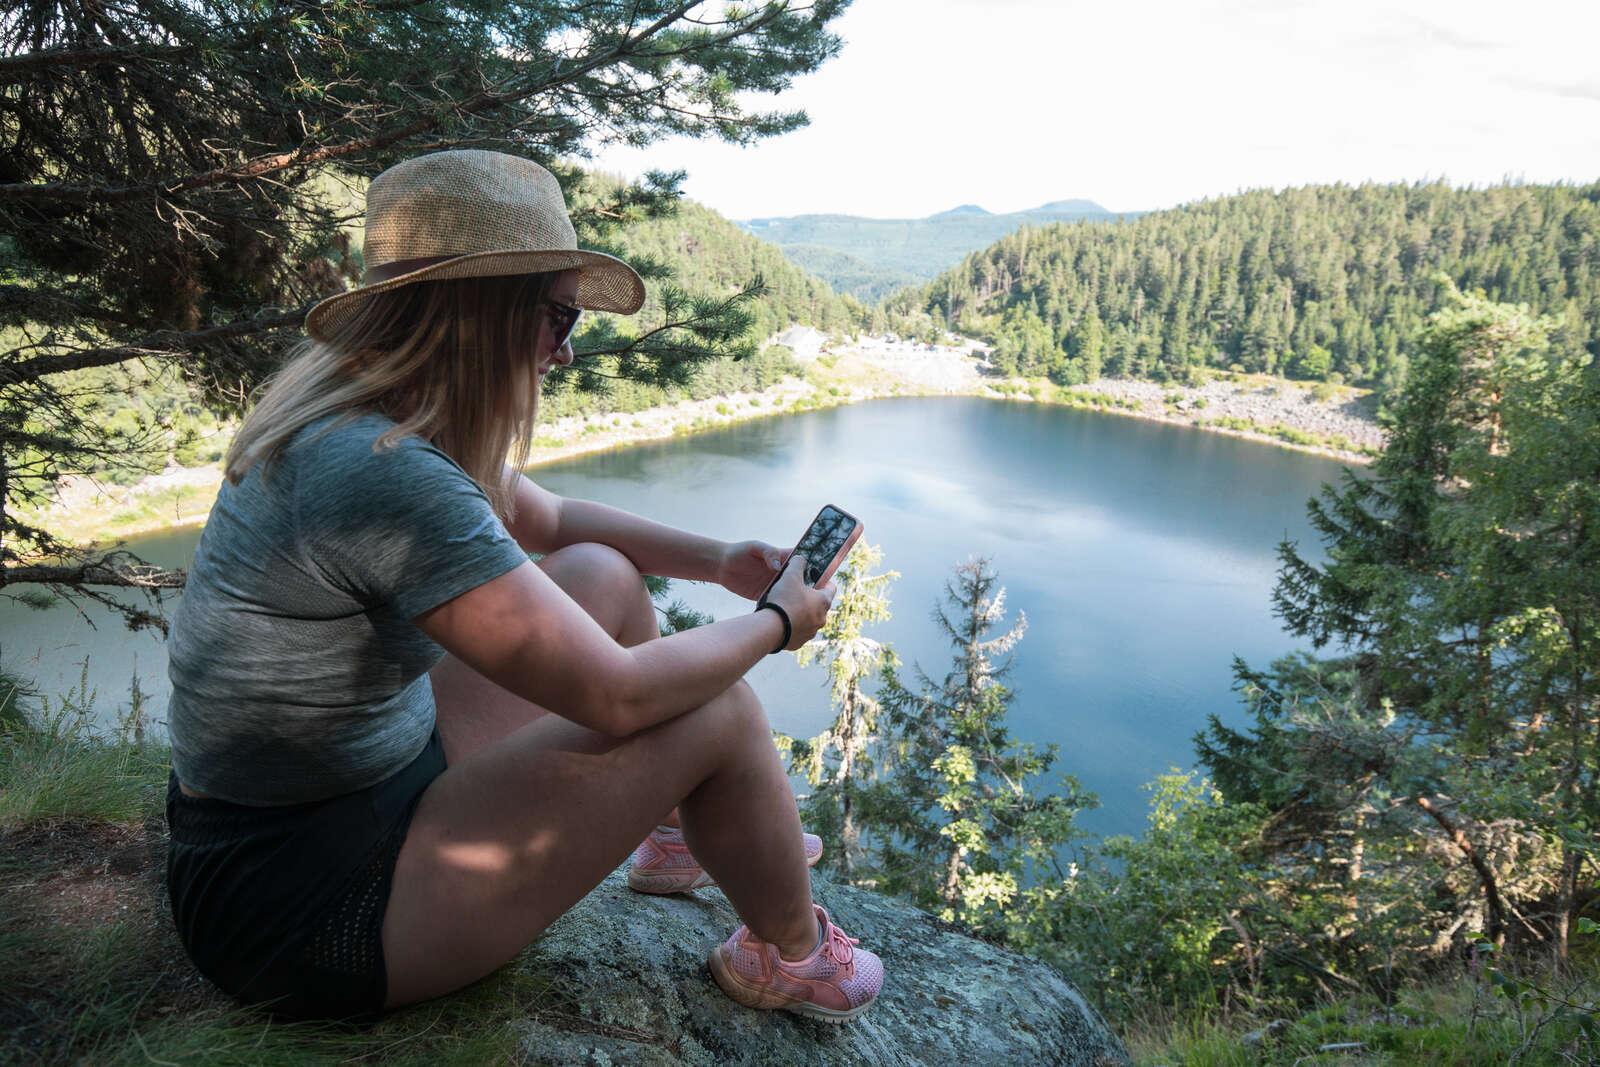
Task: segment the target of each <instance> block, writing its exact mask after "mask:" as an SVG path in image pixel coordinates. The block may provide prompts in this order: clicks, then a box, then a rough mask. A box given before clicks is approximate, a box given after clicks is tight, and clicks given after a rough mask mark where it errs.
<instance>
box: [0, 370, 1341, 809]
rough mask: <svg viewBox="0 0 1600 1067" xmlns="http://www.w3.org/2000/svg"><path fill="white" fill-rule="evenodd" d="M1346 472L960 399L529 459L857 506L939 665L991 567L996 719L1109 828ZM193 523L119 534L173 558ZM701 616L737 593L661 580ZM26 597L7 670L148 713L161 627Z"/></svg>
mask: <svg viewBox="0 0 1600 1067" xmlns="http://www.w3.org/2000/svg"><path fill="white" fill-rule="evenodd" d="M1339 470H1340V467H1339V464H1337V463H1335V462H1333V461H1331V460H1327V459H1322V458H1320V457H1316V456H1311V455H1306V454H1302V453H1297V452H1291V451H1288V450H1285V449H1278V448H1273V447H1270V446H1266V445H1261V444H1257V443H1254V442H1248V441H1242V440H1238V439H1235V438H1231V437H1225V436H1222V435H1219V434H1211V433H1206V432H1203V431H1199V430H1191V429H1186V428H1183V427H1176V426H1169V425H1164V424H1159V423H1151V422H1144V421H1141V420H1137V419H1129V418H1123V417H1118V416H1113V415H1105V414H1099V413H1096V412H1089V411H1078V410H1072V409H1068V408H1058V407H1045V406H1038V405H1032V404H1024V403H1007V402H1003V401H993V400H983V399H976V398H915V399H912V398H907V399H894V400H879V401H873V402H870V403H864V404H857V405H853V406H847V407H839V408H833V409H829V410H826V411H818V412H811V413H807V414H802V415H794V416H785V417H781V418H772V419H763V420H758V421H754V422H748V423H744V424H741V425H737V426H734V427H730V428H728V429H724V430H718V431H712V432H708V433H702V434H698V435H695V436H693V437H685V438H677V439H674V440H671V441H666V442H660V443H653V444H646V445H640V446H637V447H633V448H629V449H626V450H623V451H617V452H610V453H602V454H598V455H592V456H584V457H579V458H576V459H572V460H568V461H564V462H562V463H559V464H554V465H551V466H546V467H541V468H537V469H536V470H534V471H532V472H531V476H532V477H533V478H534V480H536V481H538V482H539V483H540V484H541V485H543V486H545V487H546V488H548V489H551V490H553V491H554V492H557V493H560V494H562V495H563V496H573V497H582V498H587V499H592V500H600V501H604V502H606V503H609V504H614V505H617V506H620V507H626V508H628V509H630V510H633V511H636V512H639V513H640V514H642V515H645V516H648V517H650V518H654V519H658V520H660V521H663V522H668V523H672V524H674V525H678V526H683V527H686V528H688V529H692V530H695V531H698V532H701V533H705V534H710V535H712V536H716V537H721V538H726V539H729V540H740V539H744V538H752V537H757V538H763V539H765V540H768V541H771V542H773V543H775V544H780V545H785V546H788V545H792V544H793V543H794V540H795V539H796V538H797V537H798V536H799V535H800V533H801V531H802V530H803V529H804V528H805V525H806V523H808V522H809V521H810V520H811V517H812V516H813V515H814V514H815V513H816V511H817V508H818V507H820V506H821V505H822V504H824V503H833V504H837V505H839V506H840V507H842V508H844V509H845V510H847V511H850V512H852V513H854V514H855V515H857V516H858V517H859V518H860V519H861V520H862V522H863V523H864V525H865V527H866V533H865V537H866V540H867V541H869V542H871V543H872V544H875V545H878V546H879V547H881V548H882V549H883V552H884V566H885V567H886V568H892V569H894V570H896V571H899V572H900V575H901V577H900V579H899V581H898V582H896V583H895V584H894V585H893V586H892V587H891V589H890V597H891V601H892V604H891V607H892V610H893V614H894V617H893V618H892V619H891V620H890V621H889V622H887V623H884V624H882V625H881V626H879V627H878V628H877V630H876V631H869V632H871V633H873V635H874V636H876V637H878V638H879V639H881V640H885V641H888V642H889V643H890V644H892V645H893V646H894V648H895V650H896V651H897V652H898V653H899V655H900V657H901V659H902V660H903V661H904V663H905V664H906V674H907V676H908V677H909V676H910V675H911V671H910V667H911V665H912V664H913V663H917V664H920V665H921V666H922V667H923V669H924V670H925V671H926V672H927V673H928V674H929V675H930V676H931V677H933V678H936V679H937V678H941V677H943V675H944V672H945V671H946V670H947V669H948V665H949V662H950V653H951V650H950V648H949V647H948V645H947V644H946V643H945V641H944V639H943V638H942V636H941V635H940V634H939V633H938V632H937V630H936V629H935V626H934V624H933V623H932V622H931V621H930V620H929V613H930V612H931V611H932V609H933V607H934V604H935V603H936V601H937V599H938V597H939V595H940V592H941V590H942V588H943V584H944V582H945V581H946V579H947V578H948V577H949V576H950V574H951V570H952V568H953V567H954V566H955V565H956V564H957V563H959V562H962V561H963V560H965V559H967V558H968V557H969V556H972V555H982V556H987V557H989V558H990V559H992V560H993V563H994V567H995V569H996V571H997V572H998V573H999V575H1000V580H1001V583H1002V584H1003V585H1004V586H1005V587H1006V590H1007V598H1006V606H1007V608H1008V609H1009V610H1010V612H1011V617H1015V614H1016V613H1017V612H1025V613H1026V614H1027V617H1028V632H1027V636H1026V638H1025V639H1024V640H1023V641H1022V643H1021V644H1020V645H1019V646H1018V648H1017V650H1016V654H1015V669H1014V672H1013V674H1012V676H1011V679H1010V681H1011V684H1012V687H1013V689H1014V690H1015V692H1016V699H1015V701H1014V703H1013V710H1012V714H1011V719H1010V725H1011V730H1012V735H1013V737H1014V738H1017V739H1019V740H1029V741H1036V742H1052V743H1055V744H1057V745H1059V746H1060V758H1059V759H1058V761H1057V764H1056V770H1057V771H1059V772H1061V773H1068V774H1073V775H1076V776H1077V777H1078V778H1079V779H1080V781H1081V782H1082V783H1083V784H1084V786H1086V787H1087V788H1089V789H1092V790H1094V791H1095V792H1097V793H1099V794H1100V798H1101V802H1102V805H1103V807H1102V808H1101V809H1100V810H1099V811H1097V812H1094V813H1092V814H1091V815H1089V816H1088V817H1086V818H1085V820H1084V823H1085V825H1086V826H1087V827H1088V828H1089V829H1092V830H1095V831H1098V832H1101V833H1124V832H1137V831H1138V830H1139V829H1140V828H1141V827H1142V826H1143V825H1144V812H1145V798H1144V795H1143V794H1142V792H1141V788H1140V787H1141V785H1142V784H1143V783H1145V782H1147V781H1149V780H1150V779H1151V778H1152V777H1153V776H1155V775H1156V774H1159V773H1162V772H1164V771H1166V770H1167V769H1168V768H1169V767H1173V766H1180V767H1188V766H1191V765H1192V764H1193V761H1194V755H1193V749H1192V746H1191V744H1190V739H1191V737H1192V736H1193V735H1194V733H1195V732H1196V731H1197V730H1199V729H1201V727H1202V726H1203V725H1204V724H1205V718H1206V715H1207V714H1208V713H1215V714H1218V715H1220V716H1221V717H1222V718H1223V719H1224V721H1228V722H1232V723H1239V722H1242V721H1243V720H1244V718H1245V716H1244V715H1243V713H1242V711H1241V709H1240V707H1239V704H1238V700H1237V697H1236V696H1235V695H1234V694H1233V693H1232V692H1231V689H1230V683H1231V680H1232V675H1231V673H1230V669H1229V668H1230V664H1231V662H1232V659H1233V657H1234V656H1236V655H1238V656H1242V657H1244V658H1245V659H1246V660H1248V661H1249V662H1251V663H1252V664H1256V665H1265V664H1266V663H1267V662H1268V661H1270V660H1271V659H1273V658H1274V657H1277V656H1280V655H1282V654H1284V653H1286V652H1289V651H1291V650H1292V649H1294V648H1295V647H1297V646H1296V643H1295V642H1294V641H1292V640H1291V639H1290V638H1288V637H1287V635H1285V634H1283V633H1282V632H1281V631H1280V629H1279V626H1278V622H1277V620H1276V619H1274V618H1273V616H1272V613H1271V609H1270V594H1271V590H1272V585H1273V578H1274V574H1275V571H1276V565H1277V561H1276V555H1275V553H1276V549H1277V545H1278V542H1279V541H1280V540H1282V539H1283V538H1284V537H1285V536H1287V537H1289V538H1291V539H1296V540H1299V541H1300V542H1301V543H1302V544H1303V545H1306V546H1308V547H1314V546H1315V537H1314V535H1313V533H1312V531H1311V528H1310V526H1309V524H1308V523H1307V521H1306V517H1305V502H1306V500H1307V498H1309V497H1311V496H1313V495H1314V494H1315V493H1316V492H1317V489H1318V487H1319V485H1320V484H1321V483H1323V482H1328V481H1333V480H1336V479H1337V477H1338V475H1339ZM198 537H199V531H198V529H197V528H191V529H185V530H175V531H169V532H167V533H164V534H160V535H155V536H150V537H142V538H138V539H136V540H134V541H132V542H130V546H129V547H130V548H132V549H133V550H135V551H137V552H139V553H141V554H143V555H144V556H145V557H146V558H148V559H150V560H151V561H152V562H156V563H160V564H164V565H168V566H185V565H187V563H188V560H189V558H190V556H191V555H192V553H193V550H194V545H195V542H196V541H197V540H198ZM674 590H675V592H676V593H677V594H678V596H679V597H680V598H681V599H683V600H684V601H686V602H687V603H689V604H690V605H691V606H693V607H695V608H698V609H700V610H702V611H707V612H710V613H711V614H713V615H715V616H717V617H723V616H726V615H730V614H734V613H737V612H741V611H745V610H748V609H749V605H748V604H747V603H745V602H743V601H740V600H739V599H738V598H737V597H734V596H733V595H732V594H729V593H726V592H724V591H723V590H721V589H720V588H717V587H707V586H699V585H694V584H691V583H675V586H674ZM85 610H86V612H87V614H88V616H89V618H90V619H91V620H92V621H94V622H95V623H96V626H97V628H96V629H91V628H90V627H89V626H87V625H85V623H84V622H83V620H82V618H80V616H79V615H78V614H77V613H76V612H75V611H73V610H72V609H71V608H59V607H58V608H54V609H51V610H48V611H44V612H36V611H32V610H30V609H27V608H25V607H22V606H20V605H17V604H15V603H10V602H4V601H0V633H3V634H4V649H3V651H4V654H5V662H6V663H7V665H8V666H10V667H12V668H14V669H17V670H19V671H21V672H22V673H23V674H24V675H25V676H31V677H34V678H35V679H37V682H38V684H39V685H40V687H41V688H42V689H44V691H46V692H60V691H64V690H65V689H66V688H67V686H69V685H74V684H76V683H77V681H78V677H79V674H80V671H81V669H82V667H81V665H82V662H83V660H84V659H85V657H87V658H88V661H89V678H90V684H91V686H92V687H94V688H96V689H97V690H98V694H99V700H98V704H97V707H98V708H99V710H100V715H101V718H102V719H103V720H104V721H114V716H115V713H116V709H117V707H118V705H119V704H120V705H122V706H126V704H127V702H128V687H129V682H130V679H131V678H132V677H133V674H134V672H135V671H137V673H138V675H139V677H140V681H141V686H142V688H143V689H144V691H145V692H147V693H149V694H151V695H152V703H151V705H150V707H151V709H152V712H153V715H154V717H155V718H156V719H157V720H159V719H160V718H161V716H162V712H163V709H164V708H165V705H166V695H167V685H166V663H165V657H164V652H163V647H162V644H161V640H160V638H159V637H157V636H154V635H150V634H141V635H130V634H129V633H128V632H127V631H126V630H124V629H123V628H122V626H121V625H120V624H119V623H118V622H117V621H116V620H115V619H114V618H110V617H108V615H107V613H106V612H105V611H103V610H97V609H94V608H86V609H85ZM749 677H750V681H751V684H752V685H753V686H754V687H755V689H756V691H757V692H758V693H760V694H761V696H762V698H763V699H764V701H765V702H766V705H767V708H768V711H769V714H770V717H771V719H772V723H773V725H774V726H775V727H776V728H777V729H780V730H783V731H785V732H787V733H790V734H794V735H797V736H809V735H811V734H815V733H817V732H819V731H820V730H821V729H822V728H823V727H824V726H825V725H826V723H827V721H828V720H829V718H830V715H831V711H830V709H829V706H828V690H827V680H826V677H825V674H824V672H823V670H822V669H821V668H820V667H813V668H809V669H805V670H802V669H800V668H798V667H796V666H795V664H794V661H793V657H790V656H783V657H772V658H770V659H767V660H764V661H763V662H762V663H761V664H759V665H758V666H757V667H756V668H755V669H754V670H753V671H752V672H751V674H750V676H749Z"/></svg>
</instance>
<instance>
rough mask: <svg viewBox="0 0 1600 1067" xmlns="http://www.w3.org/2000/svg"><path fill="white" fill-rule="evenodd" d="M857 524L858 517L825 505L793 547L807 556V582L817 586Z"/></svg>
mask: <svg viewBox="0 0 1600 1067" xmlns="http://www.w3.org/2000/svg"><path fill="white" fill-rule="evenodd" d="M855 528H856V520H855V519H853V518H851V517H850V516H849V515H846V514H845V513H844V512H842V511H840V510H839V509H838V508H836V507H833V506H832V505H829V506H827V507H824V508H823V509H822V511H821V513H820V514H818V515H817V519H816V521H815V522H813V523H812V524H811V528H810V529H809V530H807V531H806V532H805V536H803V537H801V538H800V543H799V544H798V545H796V546H795V548H794V550H795V551H796V552H798V553H800V554H801V555H802V556H804V557H805V558H806V584H807V585H810V586H815V585H816V584H817V582H819V581H821V579H822V572H823V571H825V570H826V569H827V567H828V564H830V563H832V562H833V557H834V556H836V555H838V554H839V549H841V548H843V547H844V543H845V542H846V541H848V540H849V539H850V534H851V532H852V531H854V530H855Z"/></svg>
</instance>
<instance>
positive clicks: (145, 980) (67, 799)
mask: <svg viewBox="0 0 1600 1067" xmlns="http://www.w3.org/2000/svg"><path fill="white" fill-rule="evenodd" d="M133 692H134V694H135V695H134V698H133V700H132V701H131V704H130V706H129V708H128V709H127V710H126V711H125V712H124V713H122V714H121V715H119V722H118V725H117V726H116V727H115V728H114V729H112V730H111V731H108V732H96V731H94V730H93V729H92V728H91V727H90V725H89V724H90V723H91V722H92V721H93V719H94V711H95V694H94V693H93V692H92V691H90V690H88V689H87V688H75V689H73V690H72V691H70V692H69V693H68V694H67V695H66V696H65V697H62V698H60V699H59V700H50V699H44V698H37V697H35V696H34V695H33V694H31V693H30V692H29V691H28V690H27V687H26V686H25V685H23V684H22V683H21V682H20V681H18V680H17V679H15V678H14V677H11V676H9V675H8V674H6V673H5V672H3V671H0V1064H11V1063H17V1064H23V1063H26V1064H56V1063H92V1064H96V1065H121V1064H128V1065H132V1064H152V1063H157V1064H205V1065H214V1064H215V1065H229V1064H241V1065H242V1064H260V1065H273V1064H286V1065H287V1064H329V1065H331V1064H348V1063H374V1064H397V1065H413V1064H414V1065H423V1064H428V1065H432V1064H445V1065H449V1064H487V1063H505V1062H509V1061H511V1060H513V1059H515V1057H516V1055H517V1042H518V1039H519V1030H518V1026H519V1024H521V1023H522V1022H523V1021H525V1020H540V1019H543V1020H544V1021H548V1022H551V1023H553V1024H560V1022H561V1021H562V1020H563V1019H567V1018H569V1017H570V1015H571V1010H572V1007H573V1006H572V1005H571V1004H568V1003H565V1002H564V1001H563V1000H562V998H561V997H560V996H559V993H558V989H557V986H556V985H555V982H554V980H553V979H552V978H550V977H548V976H545V975H541V974H538V973H534V972H530V971H525V970H522V969H519V968H518V967H517V966H511V967H506V968H502V969H501V970H500V971H498V972H496V973H495V974H493V975H491V976H490V977H488V978H486V979H484V980H483V981H481V982H478V983H477V984H475V985H473V986H471V987H470V988H468V989H466V990H463V991H462V992H460V993H458V994H455V995H453V996H450V997H446V998H442V999H441V1000H438V1001H434V1002H431V1003H428V1004H424V1005H419V1006H417V1007H415V1008H411V1009H408V1010H404V1011H400V1012H395V1013H393V1014H391V1015H389V1016H387V1017H385V1018H384V1019H383V1020H382V1021H381V1022H380V1023H379V1024H377V1025H376V1026H374V1027H371V1028H368V1029H361V1028H355V1027H349V1026H343V1025H332V1024H307V1023H295V1024H288V1023H284V1022H281V1021H277V1020H274V1019H271V1018H269V1017H267V1016H265V1015H263V1014H262V1013H260V1012H256V1011H252V1010H249V1009H244V1008H240V1007H238V1006H237V1005H235V1004H233V1003H232V1002H231V1001H230V1000H228V999H227V998H226V997H224V996H223V995H221V994H220V993H218V992H217V991H216V990H215V989H213V988H212V987H211V986H210V985H209V984H208V983H206V982H205V981H204V980H203V979H202V978H200V976H199V975H198V974H197V973H196V972H195V971H194V969H193V967H192V966H191V965H190V963H189V962H188V960H187V958H186V957H185V956H184V953H183V949H182V947H181V945H180V944H179V942H178V938H177V934H176V931H175V930H174V928H173V925H172V920H171V917H170V915H169V914H168V910H167V904H166V899H165V886H164V884H163V881H162V878H161V870H162V868H163V859H164V851H165V834H164V826H163V821H162V815H161V810H162V804H163V798H164V795H165V783H166V777H167V768H168V766H169V761H170V755H169V752H168V750H167V749H166V748H164V747H161V746H159V745H153V744H150V743H147V742H146V741H145V740H144V739H143V736H142V734H143V720H142V717H141V716H142V710H143V709H142V707H141V700H140V698H139V696H138V688H137V685H135V686H134V689H133Z"/></svg>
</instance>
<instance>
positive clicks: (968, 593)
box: [861, 559, 1094, 947]
mask: <svg viewBox="0 0 1600 1067" xmlns="http://www.w3.org/2000/svg"><path fill="white" fill-rule="evenodd" d="M933 619H934V621H935V622H936V623H937V624H938V626H939V628H940V630H941V631H942V632H943V633H944V635H945V636H946V637H947V638H948V639H949V640H950V643H951V646H952V647H953V649H954V655H953V660H952V663H951V668H950V670H949V672H948V673H946V675H945V676H944V679H943V681H941V682H934V681H932V680H931V679H930V678H928V676H927V675H926V674H924V673H923V672H922V670H921V669H920V667H919V668H918V669H917V684H918V688H917V689H916V690H915V691H914V690H912V689H909V688H907V687H906V685H905V684H904V683H903V682H902V681H901V680H900V678H899V675H898V673H897V672H896V671H895V670H894V669H893V668H892V667H889V668H886V669H885V671H884V679H883V685H882V690H881V693H880V699H881V700H882V702H883V705H884V708H885V709H886V710H887V712H888V717H889V727H888V730H887V731H886V733H885V736H884V738H883V740H882V742H881V743H880V744H879V745H878V746H877V760H876V762H877V765H878V766H879V767H881V768H882V769H883V775H882V777H881V778H880V780H879V781H877V782H875V783H874V784H873V786H872V788H871V789H869V790H868V791H867V792H866V793H865V794H864V795H863V797H862V802H861V812H862V819H861V821H862V824H863V825H864V826H865V827H867V828H869V829H870V830H871V832H872V834H873V837H874V842H875V846H876V847H875V849H874V854H873V857H872V859H873V863H874V865H875V868H876V869H875V872H874V876H875V879H876V884H877V885H878V886H879V887H880V888H882V889H884V890H886V891H888V892H893V893H899V894H903V895H906V896H909V897H910V898H911V899H912V900H913V901H915V902H916V903H917V904H919V905H921V906H924V907H928V908H932V909H934V910H935V911H937V912H938V913H939V914H941V915H943V916H944V917H946V918H949V919H960V920H961V921H963V922H965V923H967V924H969V925H971V926H972V927H974V928H975V929H978V930H982V931H986V932H988V933H991V934H993V935H996V936H1009V937H1011V938H1012V939H1013V941H1015V942H1016V943H1018V944H1021V945H1024V946H1027V947H1032V946H1033V945H1034V944H1035V942H1036V941H1037V940H1040V939H1042V935H1039V934H1037V933H1036V932H1035V931H1034V930H1033V929H1032V925H1033V924H1032V916H1033V915H1034V913H1035V912H1037V911H1038V910H1039V905H1038V904H1037V903H1036V896H1038V895H1039V894H1041V893H1042V894H1048V893H1050V892H1051V890H1050V889H1049V886H1050V885H1051V884H1052V883H1053V882H1055V881H1058V880H1059V879H1061V878H1062V877H1064V876H1065V873H1064V871H1063V869H1062V866H1061V851H1062V849H1063V847H1064V846H1066V845H1067V844H1068V843H1070V842H1071V841H1073V840H1075V839H1076V838H1077V837H1078V836H1080V834H1079V831H1078V830H1077V829H1076V828H1075V826H1074V824H1073V820H1074V818H1075V817H1076V815H1077V814H1078V812H1080V811H1082V810H1084V809H1085V808H1087V807H1089V806H1091V805H1092V804H1093V803H1094V800H1093V798H1092V797H1090V796H1088V795H1086V794H1083V793H1082V792H1080V791H1079V789H1078V785H1077V783H1076V781H1074V780H1073V779H1071V778H1064V779H1063V781H1062V785H1063V791H1062V792H1059V793H1054V792H1052V793H1046V792H1043V791H1041V790H1040V789H1039V788H1038V785H1037V784H1036V780H1037V779H1039V778H1041V777H1042V776H1043V775H1045V774H1047V773H1048V772H1049V770H1050V768H1051V766H1052V764H1053V763H1054V762H1055V757H1056V749H1055V746H1053V745H1052V746H1049V747H1048V748H1046V749H1043V750H1040V749H1039V748H1038V747H1037V746H1035V745H1032V744H1028V743H1022V742H1013V741H1012V740H1011V738H1010V736H1009V734H1008V732H1007V730H1006V725H1005V718H1006V712H1007V710H1008V708H1009V707H1010V704H1011V700H1012V694H1011V691H1010V690H1009V689H1008V688H1007V687H1006V686H1005V685H1004V679H1005V677H1006V674H1007V673H1008V671H1009V669H1010V664H1011V654H1012V652H1013V650H1014V649H1015V647H1016V645H1017V643H1018V642H1019V641H1021V640H1022V636H1023V634H1024V633H1025V631H1026V629H1027V619H1026V616H1019V617H1018V620H1017V622H1016V624H1015V625H1013V626H1011V627H1009V628H1008V629H1005V630H1004V631H1003V632H1000V633H998V634H995V633H992V631H993V630H995V629H996V628H997V627H1000V626H1002V625H1004V621H1005V590H1004V589H1003V588H999V587H998V578H997V577H996V575H995V573H994V571H993V569H992V568H991V567H990V565H989V562H988V561H987V560H984V559H974V560H972V561H969V562H968V563H965V564H962V565H960V566H958V567H957V568H956V572H955V576H954V577H953V578H952V579H951V580H950V581H948V582H946V584H945V597H944V600H943V602H942V603H941V604H939V605H938V606H936V607H935V609H934V613H933Z"/></svg>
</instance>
